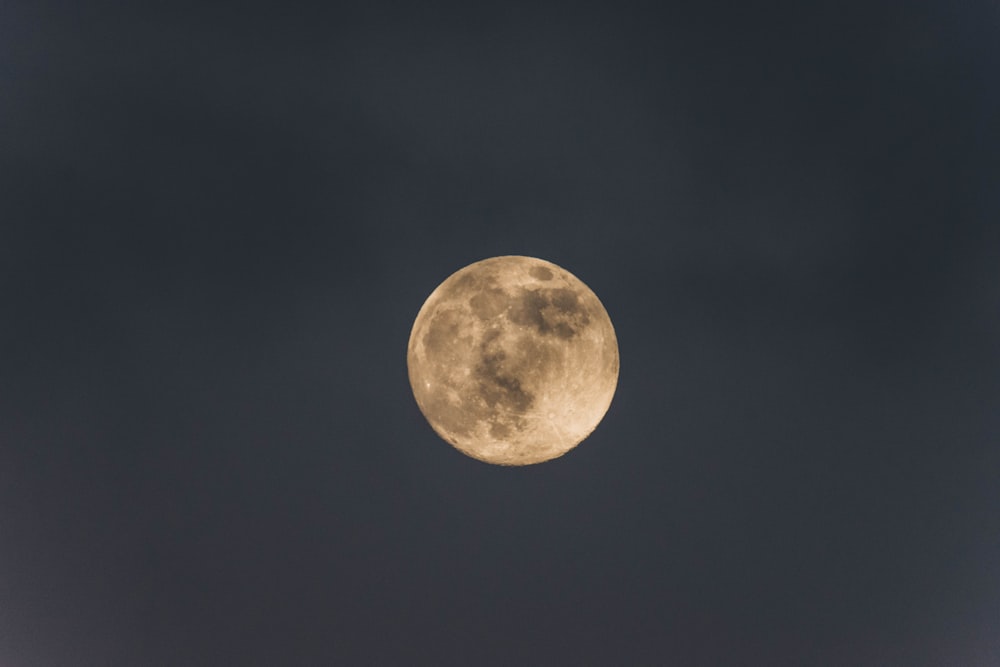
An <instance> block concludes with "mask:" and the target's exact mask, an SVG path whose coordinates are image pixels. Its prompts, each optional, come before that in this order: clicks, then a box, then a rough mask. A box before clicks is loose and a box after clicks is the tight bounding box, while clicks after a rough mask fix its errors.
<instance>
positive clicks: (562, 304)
mask: <svg viewBox="0 0 1000 667" xmlns="http://www.w3.org/2000/svg"><path fill="white" fill-rule="evenodd" d="M509 317H510V320H511V322H514V323H515V324H520V325H523V326H530V327H534V328H535V329H536V330H537V331H538V333H540V334H542V335H546V336H558V337H559V338H565V339H568V338H572V337H573V336H575V335H577V333H579V331H580V330H581V329H583V328H584V327H586V326H587V325H588V324H589V323H590V316H589V315H588V314H587V310H586V308H585V307H584V306H583V304H581V303H580V299H579V297H578V296H577V295H576V292H574V291H573V290H571V289H567V288H565V287H559V288H551V289H538V290H529V289H523V290H521V293H520V295H519V298H518V299H517V300H516V302H515V304H514V306H513V308H511V310H510V314H509Z"/></svg>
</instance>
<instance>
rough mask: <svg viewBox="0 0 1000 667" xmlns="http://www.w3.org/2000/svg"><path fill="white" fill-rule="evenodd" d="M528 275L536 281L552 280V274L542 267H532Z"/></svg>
mask: <svg viewBox="0 0 1000 667" xmlns="http://www.w3.org/2000/svg"><path fill="white" fill-rule="evenodd" d="M528 273H530V274H531V275H532V277H534V278H537V279H538V280H552V272H551V271H550V270H548V269H547V268H545V267H544V266H533V267H531V269H529V270H528Z"/></svg>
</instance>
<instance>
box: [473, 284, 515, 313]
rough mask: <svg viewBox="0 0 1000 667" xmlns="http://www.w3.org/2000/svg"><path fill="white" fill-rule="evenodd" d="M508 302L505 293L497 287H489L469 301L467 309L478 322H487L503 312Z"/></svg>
mask: <svg viewBox="0 0 1000 667" xmlns="http://www.w3.org/2000/svg"><path fill="white" fill-rule="evenodd" d="M508 302H509V298H508V297H507V293H506V292H504V291H503V290H502V289H500V288H498V287H491V288H488V289H484V290H483V291H481V292H479V293H478V294H476V295H475V296H473V297H472V298H471V299H469V307H470V308H471V309H472V314H473V315H475V316H476V317H478V318H479V319H480V320H488V319H491V318H493V317H496V316H497V315H499V314H500V313H502V312H504V311H505V310H506V309H507V304H508Z"/></svg>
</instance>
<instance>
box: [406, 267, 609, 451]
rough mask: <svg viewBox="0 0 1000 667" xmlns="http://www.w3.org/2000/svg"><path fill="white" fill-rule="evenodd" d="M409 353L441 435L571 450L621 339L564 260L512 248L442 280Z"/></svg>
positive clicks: (598, 416) (595, 419) (597, 410)
mask: <svg viewBox="0 0 1000 667" xmlns="http://www.w3.org/2000/svg"><path fill="white" fill-rule="evenodd" d="M406 361H407V368H408V371H409V376H410V386H411V387H412V389H413V396H414V398H416V400H417V405H418V406H419V407H420V411H421V412H422V413H423V414H424V417H426V418H427V421H428V422H429V423H430V425H431V427H432V428H433V429H434V430H435V431H436V432H437V434H438V435H440V436H441V437H442V438H443V439H444V440H446V441H447V442H449V443H451V444H452V445H453V446H454V447H455V448H456V449H458V450H459V451H461V452H463V453H464V454H467V455H468V456H471V457H473V458H475V459H479V460H480V461H485V462H487V463H493V464H497V465H506V466H520V465H529V464H533V463H541V462H543V461H548V460H550V459H554V458H556V457H558V456H562V455H563V454H565V453H566V452H568V451H569V450H571V449H573V448H574V447H575V446H576V445H577V444H579V443H580V442H581V441H582V440H583V439H584V438H586V437H587V436H588V435H590V433H591V432H592V431H593V430H594V429H595V428H596V427H597V425H598V424H599V423H600V421H601V420H602V419H603V418H604V415H605V413H606V412H607V411H608V407H610V405H611V399H612V397H613V396H614V393H615V388H616V387H617V385H618V340H617V338H616V337H615V330H614V327H613V326H612V325H611V318H609V317H608V313H607V311H606V310H605V309H604V306H603V304H601V302H600V300H599V299H598V298H597V295H595V294H594V293H593V292H592V291H591V290H590V288H589V287H587V286H586V285H585V284H584V283H583V282H582V281H581V280H580V279H579V278H577V277H576V276H574V275H573V274H572V273H570V272H569V271H567V270H565V269H563V268H561V267H559V266H556V265H555V264H552V263H551V262H546V261H545V260H542V259H536V258H534V257H522V256H517V255H508V256H503V257H493V258H490V259H484V260H482V261H479V262H476V263H474V264H470V265H469V266H466V267H465V268H463V269H459V270H458V271H456V272H455V273H454V274H452V275H451V276H450V277H448V278H447V279H446V280H445V281H444V282H443V283H441V284H440V285H439V286H438V287H437V289H435V290H434V291H433V292H432V293H431V295H430V296H429V297H428V298H427V301H426V302H424V305H423V307H422V308H421V309H420V312H419V313H418V314H417V319H416V320H415V321H414V323H413V329H412V331H411V332H410V341H409V345H408V347H407V354H406Z"/></svg>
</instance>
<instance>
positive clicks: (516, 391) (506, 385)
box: [472, 330, 535, 414]
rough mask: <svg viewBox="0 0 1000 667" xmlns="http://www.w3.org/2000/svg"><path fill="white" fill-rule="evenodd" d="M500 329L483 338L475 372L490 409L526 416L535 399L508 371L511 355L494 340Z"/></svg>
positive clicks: (480, 394) (483, 396)
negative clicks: (508, 355) (508, 359)
mask: <svg viewBox="0 0 1000 667" xmlns="http://www.w3.org/2000/svg"><path fill="white" fill-rule="evenodd" d="M499 334H500V332H499V330H492V331H490V332H488V333H487V335H486V336H485V337H484V338H483V342H482V345H481V349H480V351H481V355H480V358H479V363H477V364H476V366H475V368H473V370H472V373H473V376H474V378H475V380H476V383H477V385H478V387H479V396H480V398H482V399H483V402H484V403H486V405H487V406H488V407H489V408H490V409H494V408H500V409H501V410H504V411H505V412H511V413H514V414H524V413H525V412H527V411H528V409H530V408H531V406H532V404H533V403H534V400H535V397H534V396H533V395H532V394H531V392H528V391H526V390H525V389H524V387H522V386H521V381H520V380H519V379H518V378H517V377H515V376H513V375H510V374H509V373H507V372H506V369H505V368H504V362H505V360H506V358H507V354H506V353H505V352H504V351H503V350H500V349H496V346H495V345H493V341H495V340H496V339H497V337H498V336H499Z"/></svg>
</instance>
